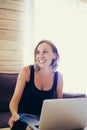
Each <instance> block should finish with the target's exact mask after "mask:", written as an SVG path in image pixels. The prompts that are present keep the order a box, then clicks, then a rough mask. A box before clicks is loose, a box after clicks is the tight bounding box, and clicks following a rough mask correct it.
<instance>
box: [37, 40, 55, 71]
mask: <svg viewBox="0 0 87 130" xmlns="http://www.w3.org/2000/svg"><path fill="white" fill-rule="evenodd" d="M55 58H56V56H55V54H54V53H53V51H52V48H51V46H50V45H48V44H47V43H45V42H44V43H42V44H40V45H39V46H38V48H37V50H36V57H35V60H36V63H37V64H38V65H39V66H40V67H41V68H42V67H49V66H50V64H51V62H52V59H55Z"/></svg>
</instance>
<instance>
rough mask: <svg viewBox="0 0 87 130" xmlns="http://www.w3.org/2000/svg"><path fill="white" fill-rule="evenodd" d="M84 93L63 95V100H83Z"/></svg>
mask: <svg viewBox="0 0 87 130" xmlns="http://www.w3.org/2000/svg"><path fill="white" fill-rule="evenodd" d="M85 97H86V94H84V93H63V98H85Z"/></svg>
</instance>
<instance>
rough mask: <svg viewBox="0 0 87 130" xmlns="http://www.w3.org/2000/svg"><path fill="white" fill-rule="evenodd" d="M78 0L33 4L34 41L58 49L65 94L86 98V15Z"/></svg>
mask: <svg viewBox="0 0 87 130" xmlns="http://www.w3.org/2000/svg"><path fill="white" fill-rule="evenodd" d="M80 7H81V4H80V1H79V0H35V9H34V11H35V15H34V16H35V17H34V29H35V30H34V31H35V32H34V34H35V35H34V40H35V43H37V42H38V41H40V40H42V39H48V40H51V41H53V42H54V43H55V44H56V46H57V47H58V50H59V54H60V61H59V67H58V71H60V72H61V73H62V75H63V78H64V91H66V92H77V93H78V92H81V93H86V94H87V76H86V75H87V57H86V56H87V49H86V48H87V11H81V9H80Z"/></svg>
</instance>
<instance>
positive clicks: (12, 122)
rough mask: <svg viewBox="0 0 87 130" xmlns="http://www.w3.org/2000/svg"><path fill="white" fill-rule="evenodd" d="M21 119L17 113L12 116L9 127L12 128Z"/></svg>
mask: <svg viewBox="0 0 87 130" xmlns="http://www.w3.org/2000/svg"><path fill="white" fill-rule="evenodd" d="M18 119H19V115H18V114H17V113H16V114H14V115H12V116H11V118H10V119H9V121H8V125H9V126H10V127H11V128H12V126H13V124H14V123H15V122H16V121H17V120H18Z"/></svg>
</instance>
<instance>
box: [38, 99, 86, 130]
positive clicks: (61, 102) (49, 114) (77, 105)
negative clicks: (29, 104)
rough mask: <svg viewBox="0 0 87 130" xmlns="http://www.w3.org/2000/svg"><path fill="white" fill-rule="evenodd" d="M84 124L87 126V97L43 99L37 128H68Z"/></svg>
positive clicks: (79, 126) (75, 127) (45, 129)
mask: <svg viewBox="0 0 87 130" xmlns="http://www.w3.org/2000/svg"><path fill="white" fill-rule="evenodd" d="M85 126H87V98H72V99H50V100H44V102H43V106H42V111H41V117H40V124H39V130H58V129H67V130H70V129H79V128H84V127H85Z"/></svg>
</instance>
